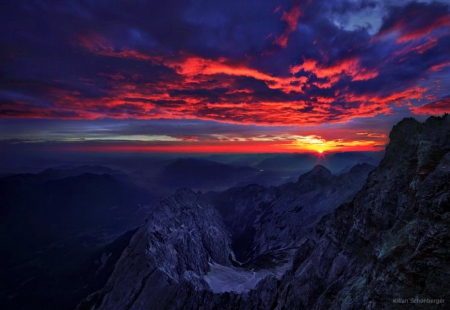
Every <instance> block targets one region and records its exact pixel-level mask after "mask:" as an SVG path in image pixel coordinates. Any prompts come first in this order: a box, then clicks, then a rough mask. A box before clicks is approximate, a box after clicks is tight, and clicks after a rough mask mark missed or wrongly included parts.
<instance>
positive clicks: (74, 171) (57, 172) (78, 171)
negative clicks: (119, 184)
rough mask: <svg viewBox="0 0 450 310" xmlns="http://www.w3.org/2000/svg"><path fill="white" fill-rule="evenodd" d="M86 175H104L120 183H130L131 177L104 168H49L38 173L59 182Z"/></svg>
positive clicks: (44, 178) (45, 178)
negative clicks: (59, 180)
mask: <svg viewBox="0 0 450 310" xmlns="http://www.w3.org/2000/svg"><path fill="white" fill-rule="evenodd" d="M85 173H89V174H96V175H102V174H107V175H110V176H112V177H114V178H115V179H117V180H120V181H128V180H129V177H128V176H127V175H126V174H125V173H123V172H122V171H119V170H115V169H111V168H109V167H103V166H90V165H83V166H58V167H54V168H48V169H45V170H44V171H41V172H40V173H38V175H39V176H40V177H42V179H43V180H57V179H63V178H67V177H73V176H79V175H82V174H85Z"/></svg>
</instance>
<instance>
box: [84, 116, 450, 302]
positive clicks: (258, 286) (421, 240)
mask: <svg viewBox="0 0 450 310" xmlns="http://www.w3.org/2000/svg"><path fill="white" fill-rule="evenodd" d="M366 168H367V169H366ZM367 170H370V169H369V167H364V166H359V167H354V168H352V169H351V171H350V172H349V174H347V176H346V174H343V175H341V176H339V177H336V176H333V175H331V173H329V171H327V169H326V168H324V167H321V166H318V167H315V168H314V169H313V170H312V171H311V172H309V173H307V174H304V175H302V176H301V177H300V178H299V180H298V182H296V183H291V184H287V185H284V186H281V187H279V188H269V189H267V188H263V187H259V186H253V187H252V188H250V189H248V190H247V191H243V190H242V189H234V190H230V191H232V192H230V193H228V194H229V195H228V196H227V195H225V196H222V197H221V199H222V200H220V199H219V200H220V201H221V202H222V203H225V202H226V203H229V204H230V205H233V208H234V209H232V212H230V213H229V214H226V213H223V211H222V213H223V214H224V218H225V222H226V223H227V224H228V225H231V226H230V227H231V230H230V231H231V232H232V233H233V232H234V233H235V234H238V235H239V234H241V235H243V234H245V231H247V230H248V229H249V227H251V228H252V229H251V233H252V240H253V243H252V249H251V251H249V252H248V253H247V254H246V255H250V256H252V255H253V256H252V257H253V259H254V258H255V255H256V256H258V255H259V256H260V257H261V254H264V253H267V251H272V252H274V251H275V250H277V249H281V248H283V247H291V249H290V250H289V251H290V252H289V254H290V256H289V263H288V264H287V265H286V266H287V267H286V268H285V269H283V270H282V272H281V273H279V274H277V273H276V272H269V273H267V274H265V275H263V276H261V277H260V279H258V281H255V282H254V283H252V285H250V286H248V287H247V289H240V290H234V289H231V290H230V291H221V290H220V288H217V287H216V286H215V285H216V284H217V282H214V285H212V284H211V283H210V282H206V281H205V279H206V280H208V281H211V279H212V278H215V279H219V278H220V279H223V276H224V274H223V273H219V274H218V273H217V272H219V271H220V270H229V274H230V275H231V274H234V273H239V272H241V271H242V267H239V268H236V267H232V266H230V263H229V260H228V258H229V257H230V253H231V251H230V248H229V245H230V240H231V239H230V237H229V236H228V234H227V228H225V227H224V225H223V224H222V221H221V219H220V217H219V216H218V214H215V213H214V212H215V211H214V208H213V207H212V206H210V205H208V203H207V202H206V201H205V202H204V203H203V202H202V203H197V201H203V199H204V198H202V197H201V195H198V194H194V193H191V192H189V191H184V192H183V194H182V195H181V194H179V195H178V196H177V195H175V197H172V198H170V199H168V200H167V201H169V202H170V203H168V202H166V203H164V202H163V203H162V205H164V204H167V206H164V207H161V209H162V210H161V211H158V212H156V213H155V214H154V216H152V218H150V219H149V221H148V224H147V226H146V227H143V228H142V229H141V230H139V231H138V233H137V234H136V235H135V236H134V238H133V240H132V242H131V244H130V246H129V248H128V249H127V250H126V251H125V252H124V254H123V255H122V258H121V260H120V261H119V263H118V264H117V266H116V270H115V271H114V273H113V275H112V276H111V278H110V280H109V281H108V284H107V286H106V287H105V288H104V289H103V290H101V291H100V292H98V293H97V294H96V295H93V296H91V297H90V302H89V303H85V304H84V305H87V306H89V307H92V308H101V309H107V308H108V309H109V308H115V309H279V310H281V309H400V308H401V309H412V308H419V309H437V308H443V309H445V308H446V307H447V308H448V304H449V303H450V201H449V193H450V117H449V116H445V117H442V118H436V117H431V118H429V119H428V120H427V121H426V122H425V123H419V122H417V121H415V120H413V119H405V120H403V121H402V122H400V123H399V124H398V125H396V126H395V127H394V128H393V130H392V132H391V134H390V143H389V145H388V147H387V149H386V154H385V157H384V159H383V160H382V161H381V163H380V166H379V167H378V168H376V169H375V170H374V171H373V172H371V173H370V175H369V177H368V179H367V182H366V183H365V185H364V186H363V188H362V189H361V190H360V191H359V192H358V193H356V195H354V197H353V198H351V197H352V193H351V191H350V190H348V191H347V188H348V189H350V187H351V185H352V184H354V183H355V182H356V180H357V178H358V177H357V175H359V176H361V177H363V176H364V174H365V175H367V173H368V172H367ZM355 175H356V176H355ZM337 178H339V179H337ZM342 185H344V186H342ZM336 186H338V187H336ZM177 197H178V198H177ZM188 197H191V198H189V199H188ZM327 197H328V198H327ZM216 198H217V197H216ZM185 199H187V200H188V201H192V203H190V204H188V207H189V208H188V209H189V210H196V209H195V208H196V206H197V204H198V205H199V206H202V207H203V208H204V209H203V210H204V212H207V213H208V216H203V215H202V214H203V213H202V212H194V211H186V212H185V213H183V211H182V210H181V211H180V205H181V206H183V205H186V202H184V200H185ZM194 201H195V203H194ZM206 206H208V207H206ZM222 207H223V206H222ZM220 208H221V207H220V206H219V209H220ZM181 209H182V208H181ZM175 210H177V211H175ZM295 211H298V212H295ZM297 213H298V215H297ZM164 214H165V216H166V217H165V218H164ZM174 214H179V216H174ZM181 214H183V216H181ZM185 214H189V215H185ZM245 218H250V220H249V221H245ZM212 219H216V220H212ZM177 220H178V221H181V222H177ZM201 221H205V222H206V223H207V224H205V223H202V222H201ZM233 223H239V224H236V225H235V226H233ZM182 225H185V227H187V225H193V226H192V227H197V228H198V229H199V230H198V232H191V228H189V229H186V230H183V231H182V232H180V231H179V230H180V227H181V226H182ZM210 226H213V227H215V229H212V230H210V232H209V233H205V232H207V231H208V229H209V227H210ZM282 226H285V227H284V228H283V229H282ZM190 227H191V226H190ZM174 231H176V232H175V233H174ZM158 232H160V233H161V234H162V235H161V236H160V235H158V234H157V233H158ZM190 232H191V233H192V234H193V235H192V237H191V238H192V239H190V240H191V241H187V240H186V241H183V242H179V243H177V241H176V240H178V239H177V238H176V237H173V238H172V234H173V235H174V236H180V235H182V236H184V237H187V236H191V235H190ZM207 235H210V236H214V237H211V238H210V239H208V238H209V237H208V236H207ZM203 239H208V240H209V241H206V242H205V241H203ZM184 251H186V252H184ZM185 253H187V254H185ZM244 256H245V255H244ZM273 258H274V257H271V258H270V260H269V262H273ZM217 266H219V267H217ZM224 268H230V269H224ZM266 268H267V270H268V269H270V268H268V267H266ZM260 269H261V270H264V267H261V268H260ZM261 270H259V271H258V270H255V271H253V272H256V274H255V273H250V272H249V270H245V272H249V273H247V274H246V275H247V277H255V278H256V277H257V276H258V275H259V276H260V275H261V273H258V272H261ZM272 271H273V270H272ZM242 274H243V273H241V274H240V276H242ZM230 277H231V276H230ZM238 278H240V277H238V276H236V277H234V278H233V279H232V281H236V279H238ZM248 282H249V281H247V282H245V285H247V284H248ZM242 285H244V283H243V284H242ZM242 285H241V287H242ZM212 286H214V287H215V289H214V290H213V289H212ZM442 300H444V301H442ZM424 302H425V303H424ZM437 303H440V304H437ZM80 308H81V307H80Z"/></svg>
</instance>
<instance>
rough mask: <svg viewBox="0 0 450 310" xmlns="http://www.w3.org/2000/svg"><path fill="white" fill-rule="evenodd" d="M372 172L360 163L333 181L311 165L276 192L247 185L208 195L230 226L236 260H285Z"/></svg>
mask: <svg viewBox="0 0 450 310" xmlns="http://www.w3.org/2000/svg"><path fill="white" fill-rule="evenodd" d="M374 168H375V167H374V166H371V165H368V164H360V165H356V166H355V167H353V168H352V169H351V170H350V171H349V172H348V173H346V174H343V175H340V176H335V175H333V174H331V172H330V171H329V170H328V169H327V168H326V167H324V166H322V165H316V166H315V167H314V168H313V169H312V170H311V171H309V172H307V173H305V174H303V175H301V176H300V177H299V178H298V181H297V182H295V183H287V184H284V185H282V186H280V187H278V188H277V187H269V188H265V187H262V186H259V185H249V186H246V187H242V188H233V189H230V190H228V191H225V192H223V193H215V194H214V193H209V194H208V196H209V197H210V199H211V200H212V201H213V202H214V205H215V206H216V207H217V208H218V210H219V211H220V212H221V213H222V215H223V217H224V220H225V223H226V224H227V226H228V227H230V231H231V232H232V236H233V250H234V251H235V254H236V257H237V258H238V260H240V261H242V262H249V261H251V260H253V261H254V262H253V263H255V260H257V259H256V258H257V257H258V256H261V257H267V256H268V255H272V254H274V253H277V254H276V255H278V256H280V255H281V256H283V257H284V258H283V260H285V259H286V257H287V258H289V257H290V255H288V253H286V252H290V250H292V249H293V248H295V247H296V246H297V245H298V243H299V242H300V241H301V236H302V235H303V234H304V233H305V232H306V231H307V229H308V228H309V227H310V226H311V225H313V224H315V223H316V222H317V220H318V219H320V218H321V217H322V216H323V215H325V214H327V213H330V212H332V211H334V209H335V208H336V207H338V206H339V205H340V204H341V203H343V202H346V201H350V200H351V199H352V198H353V195H354V194H355V193H356V192H357V191H358V190H359V189H361V188H362V186H363V184H364V182H365V180H366V178H367V175H368V174H369V173H370V172H371V171H372V170H373V169H374ZM261 257H260V258H259V259H261Z"/></svg>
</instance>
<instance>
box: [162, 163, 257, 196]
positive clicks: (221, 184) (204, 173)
mask: <svg viewBox="0 0 450 310" xmlns="http://www.w3.org/2000/svg"><path fill="white" fill-rule="evenodd" d="M258 174H259V171H258V170H257V169H253V168H250V167H234V166H229V165H226V164H221V163H217V162H214V161H210V160H206V159H200V158H180V159H178V160H176V161H174V162H172V163H170V164H168V165H167V166H166V167H165V168H164V169H163V171H162V172H161V173H160V174H159V175H158V176H157V180H158V181H159V183H160V184H161V185H163V186H165V187H169V188H173V189H178V188H181V187H189V188H192V189H196V190H205V189H207V190H214V189H216V190H217V189H226V188H229V187H231V186H235V185H238V184H240V183H245V182H246V180H248V179H250V178H251V177H254V176H256V175H258Z"/></svg>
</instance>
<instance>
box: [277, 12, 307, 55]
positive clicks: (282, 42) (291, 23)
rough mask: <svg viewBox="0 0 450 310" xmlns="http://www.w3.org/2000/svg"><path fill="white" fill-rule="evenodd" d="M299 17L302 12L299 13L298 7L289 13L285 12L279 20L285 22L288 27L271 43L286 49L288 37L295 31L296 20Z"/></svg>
mask: <svg viewBox="0 0 450 310" xmlns="http://www.w3.org/2000/svg"><path fill="white" fill-rule="evenodd" d="M301 15H302V12H301V11H300V6H299V5H296V6H294V7H293V8H292V9H291V10H290V11H289V12H286V11H285V12H284V13H283V15H282V16H281V20H282V21H285V22H286V23H287V24H288V26H287V27H286V29H285V30H284V31H283V33H282V34H280V35H279V36H278V37H276V38H275V40H274V41H273V43H275V44H278V45H279V46H281V47H286V46H287V41H288V38H289V35H290V34H291V33H292V32H294V31H295V29H297V25H298V19H299V18H300V16H301Z"/></svg>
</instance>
